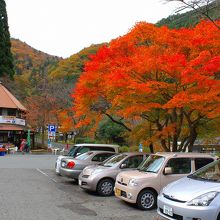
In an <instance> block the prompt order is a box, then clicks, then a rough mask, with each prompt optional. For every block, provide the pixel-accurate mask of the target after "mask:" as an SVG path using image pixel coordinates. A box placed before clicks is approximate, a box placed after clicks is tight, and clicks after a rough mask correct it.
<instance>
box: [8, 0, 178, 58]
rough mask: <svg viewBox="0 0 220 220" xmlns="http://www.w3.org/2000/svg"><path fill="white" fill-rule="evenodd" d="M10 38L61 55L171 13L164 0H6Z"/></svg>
mask: <svg viewBox="0 0 220 220" xmlns="http://www.w3.org/2000/svg"><path fill="white" fill-rule="evenodd" d="M5 2H6V5H7V12H8V22H9V29H10V33H11V37H14V38H17V39H20V40H22V41H24V42H26V43H27V44H29V45H31V46H32V47H34V48H36V49H38V50H41V51H43V52H46V53H49V54H51V55H57V56H62V57H64V58H66V57H69V56H70V55H72V54H74V53H77V52H78V51H80V50H81V49H83V48H85V47H88V46H90V45H91V44H97V43H102V42H109V41H110V40H111V39H114V38H116V37H118V36H121V35H124V34H126V33H127V32H128V30H129V29H130V28H131V27H132V26H134V24H135V23H136V22H138V21H147V22H150V23H155V22H157V21H158V20H160V19H161V18H164V17H167V16H169V15H170V14H172V13H174V9H175V8H176V7H177V6H176V4H175V3H165V2H164V0H5Z"/></svg>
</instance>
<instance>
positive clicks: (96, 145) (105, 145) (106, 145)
mask: <svg viewBox="0 0 220 220" xmlns="http://www.w3.org/2000/svg"><path fill="white" fill-rule="evenodd" d="M74 146H76V147H78V146H94V147H119V145H116V144H87V143H84V144H75V145H74Z"/></svg>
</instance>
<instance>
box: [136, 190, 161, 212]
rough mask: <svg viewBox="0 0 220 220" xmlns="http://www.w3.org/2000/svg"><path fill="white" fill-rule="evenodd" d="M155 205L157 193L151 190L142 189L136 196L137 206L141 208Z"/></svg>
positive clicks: (145, 208)
mask: <svg viewBox="0 0 220 220" xmlns="http://www.w3.org/2000/svg"><path fill="white" fill-rule="evenodd" d="M156 205H157V195H156V193H155V192H154V191H152V190H147V189H146V190H143V191H142V192H140V194H139V195H138V198H137V206H138V208H139V209H141V210H151V209H153V208H155V207H156Z"/></svg>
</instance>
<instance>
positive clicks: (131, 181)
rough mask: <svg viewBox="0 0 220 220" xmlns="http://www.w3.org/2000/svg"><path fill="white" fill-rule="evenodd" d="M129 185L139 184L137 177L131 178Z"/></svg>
mask: <svg viewBox="0 0 220 220" xmlns="http://www.w3.org/2000/svg"><path fill="white" fill-rule="evenodd" d="M128 185H129V186H138V182H137V180H136V179H130V180H129V182H128Z"/></svg>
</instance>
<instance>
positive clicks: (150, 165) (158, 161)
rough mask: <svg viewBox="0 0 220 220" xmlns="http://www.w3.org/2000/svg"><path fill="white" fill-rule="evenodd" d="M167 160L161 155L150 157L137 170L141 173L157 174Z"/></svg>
mask: <svg viewBox="0 0 220 220" xmlns="http://www.w3.org/2000/svg"><path fill="white" fill-rule="evenodd" d="M164 160H165V158H164V157H162V156H159V155H150V156H149V157H148V158H147V159H145V160H144V161H143V162H142V163H141V164H140V165H139V167H138V168H137V169H138V170H139V171H143V172H151V173H157V172H158V171H159V169H160V168H161V166H162V165H163V162H164Z"/></svg>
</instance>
